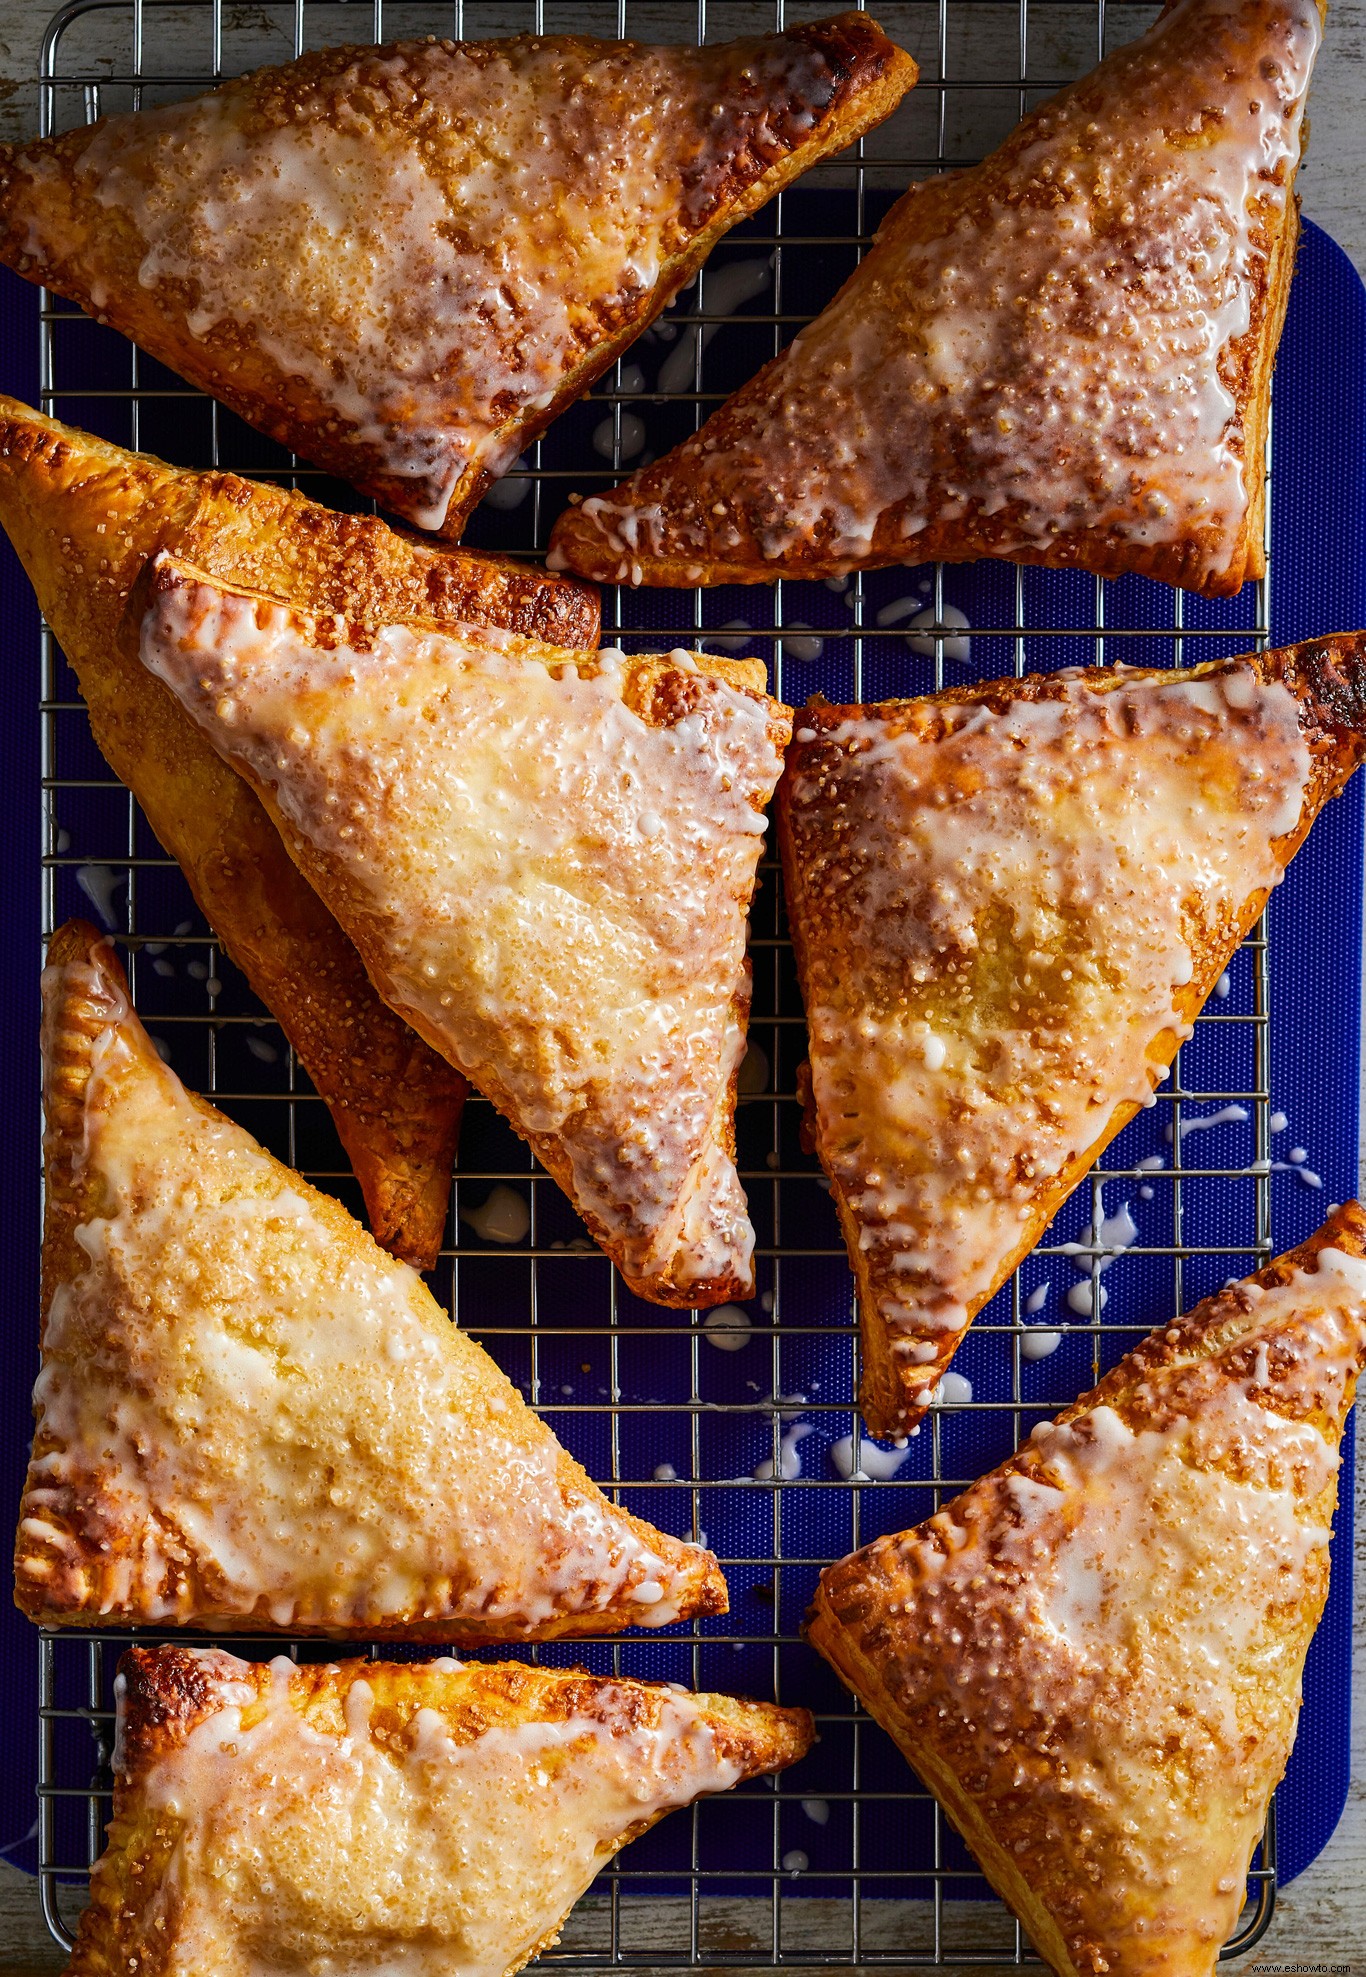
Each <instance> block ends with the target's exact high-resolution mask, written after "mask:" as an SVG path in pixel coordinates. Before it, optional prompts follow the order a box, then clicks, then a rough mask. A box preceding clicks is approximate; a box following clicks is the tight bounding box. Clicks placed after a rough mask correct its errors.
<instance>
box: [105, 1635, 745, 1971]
mask: <svg viewBox="0 0 1366 1977" xmlns="http://www.w3.org/2000/svg"><path fill="white" fill-rule="evenodd" d="M221 1659H222V1660H223V1661H224V1662H225V1663H228V1667H227V1668H226V1669H225V1671H224V1673H223V1675H222V1676H221V1677H220V1678H219V1680H218V1681H217V1682H216V1683H215V1688H216V1690H217V1694H218V1707H216V1708H215V1709H214V1710H213V1712H212V1713H211V1714H209V1715H208V1716H206V1717H205V1718H204V1719H203V1720H202V1721H200V1722H199V1723H198V1724H196V1726H195V1727H194V1729H193V1730H191V1732H190V1733H189V1735H188V1737H187V1738H186V1739H185V1740H184V1742H183V1743H182V1744H180V1745H179V1746H178V1747H176V1748H173V1749H171V1750H169V1751H167V1752H166V1753H165V1754H164V1755H161V1756H159V1757H158V1759H157V1761H156V1763H155V1766H154V1768H153V1769H152V1771H151V1773H150V1775H148V1776H147V1778H146V1781H145V1783H144V1785H143V1787H142V1792H141V1796H142V1798H143V1801H144V1803H145V1805H146V1806H147V1808H148V1810H149V1811H151V1812H153V1813H156V1814H160V1815H162V1816H163V1817H164V1818H165V1819H166V1820H167V1821H168V1822H172V1821H173V1822H174V1827H173V1831H174V1845H173V1850H172V1853H171V1857H170V1860H169V1862H168V1864H167V1867H166V1870H165V1872H164V1874H163V1875H162V1877H161V1880H160V1886H159V1888H158V1890H157V1892H156V1893H155V1894H154V1895H153V1896H152V1897H151V1900H152V1904H153V1907H154V1909H156V1908H159V1909H160V1910H161V1911H162V1914H163V1926H169V1927H170V1930H171V1935H172V1941H173V1943H174V1955H175V1962H174V1965H173V1966H172V1967H173V1968H174V1970H175V1971H177V1972H186V1973H188V1972H191V1971H208V1970H219V1969H228V1968H231V1969H232V1970H233V1971H234V1972H240V1973H241V1977H282V1973H284V1972H287V1971H300V1970H306V1969H307V1970H328V1971H331V1970H342V1969H345V1970H355V1971H360V1970H367V1971H369V1970H374V1971H379V1970H381V1969H382V1970H383V1971H385V1972H386V1973H388V1972H399V1973H402V1977H503V1973H504V1972H505V1971H507V1970H509V1969H517V1968H518V1967H519V1966H520V1965H521V1964H522V1963H523V1962H524V1961H525V1960H526V1958H527V1957H528V1956H529V1955H530V1954H531V1953H532V1952H533V1951H534V1949H535V1948H536V1947H537V1945H538V1944H539V1943H540V1941H541V1939H542V1938H543V1937H544V1936H545V1935H546V1934H547V1932H548V1931H550V1930H552V1929H554V1928H555V1927H556V1925H557V1924H558V1923H559V1922H560V1920H561V1918H562V1917H563V1916H564V1914H565V1913H566V1912H567V1910H568V1909H569V1908H570V1906H571V1905H572V1903H573V1902H574V1901H575V1900H577V1898H578V1896H579V1895H580V1894H581V1893H582V1892H583V1890H584V1889H585V1888H586V1887H587V1886H588V1884H589V1882H590V1881H591V1880H592V1878H593V1876H594V1875H595V1874H596V1873H597V1871H598V1869H599V1868H600V1867H601V1866H602V1865H603V1864H604V1863H605V1862H606V1861H607V1860H608V1859H610V1857H611V1856H612V1854H614V1853H615V1852H616V1850H617V1849H618V1847H619V1846H620V1845H621V1844H622V1842H623V1841H624V1840H625V1839H627V1838H629V1837H630V1836H631V1834H632V1831H633V1829H635V1828H637V1827H638V1825H639V1824H640V1823H641V1822H644V1821H650V1820H653V1819H655V1818H657V1817H658V1816H659V1815H660V1814H662V1813H665V1812H668V1811H670V1810H672V1809H673V1808H674V1807H676V1806H682V1805H687V1804H689V1803H690V1802H691V1801H692V1800H693V1799H694V1798H696V1797H697V1796H698V1794H699V1793H702V1792H719V1791H725V1790H727V1789H728V1788H729V1787H730V1786H732V1785H733V1784H735V1783H736V1781H737V1780H738V1779H739V1777H740V1776H741V1775H742V1767H741V1765H740V1764H739V1763H737V1762H736V1761H735V1759H734V1758H733V1757H730V1756H725V1755H722V1753H721V1751H720V1749H719V1748H718V1743H717V1738H716V1734H715V1731H714V1729H713V1728H712V1726H711V1725H710V1723H708V1721H707V1720H706V1717H705V1714H704V1712H703V1710H702V1708H701V1707H700V1706H699V1704H698V1702H697V1700H696V1699H695V1698H693V1697H692V1696H690V1695H687V1694H686V1693H678V1692H675V1691H672V1690H670V1691H666V1692H664V1693H663V1694H662V1696H660V1695H658V1692H654V1695H652V1696H651V1701H652V1702H653V1703H654V1709H653V1710H652V1712H651V1713H652V1714H653V1713H654V1711H657V1720H656V1721H654V1722H650V1721H646V1720H640V1716H639V1709H638V1697H639V1691H638V1690H635V1689H634V1688H633V1685H629V1684H621V1685H616V1684H613V1683H607V1682H604V1683H603V1684H602V1685H601V1688H600V1690H599V1691H598V1693H597V1695H596V1696H595V1697H594V1698H593V1702H594V1704H595V1705H596V1708H597V1710H599V1711H600V1713H594V1714H578V1715H571V1716H569V1717H568V1719H567V1720H564V1721H558V1722H556V1721H550V1722H537V1721H535V1720H529V1721H521V1722H512V1723H507V1722H498V1721H494V1722H491V1723H485V1724H484V1725H483V1726H482V1727H481V1726H480V1723H479V1716H478V1714H477V1713H476V1714H475V1717H474V1722H473V1724H472V1725H471V1724H470V1722H469V1720H468V1717H466V1719H465V1720H464V1721H463V1722H462V1721H461V1713H462V1712H461V1708H460V1699H459V1697H458V1696H457V1697H456V1698H455V1701H456V1712H455V1727H454V1729H453V1728H452V1725H451V1724H450V1723H448V1720H447V1717H446V1715H445V1714H444V1713H443V1711H441V1710H440V1709H437V1708H433V1707H424V1708H421V1709H419V1710H417V1711H415V1712H414V1713H413V1714H412V1715H411V1716H410V1717H409V1718H408V1720H407V1722H406V1723H404V1724H403V1725H402V1726H401V1727H399V1728H397V1730H396V1731H391V1732H390V1733H389V1734H388V1735H383V1736H381V1735H376V1734H374V1733H373V1732H372V1730H371V1712H372V1708H373V1704H374V1695H373V1693H372V1690H371V1688H370V1685H369V1683H367V1682H365V1681H364V1680H356V1681H354V1682H353V1683H352V1684H351V1687H350V1689H349V1691H348V1693H347V1695H346V1698H345V1702H344V1728H343V1729H342V1730H341V1732H340V1733H338V1732H337V1731H334V1730H332V1729H330V1728H324V1727H319V1726H318V1725H317V1724H316V1723H313V1722H309V1721H307V1720H305V1718H304V1717H303V1716H302V1715H301V1713H300V1711H299V1709H298V1707H297V1706H296V1705H295V1703H294V1702H293V1701H292V1700H291V1682H290V1664H289V1663H288V1662H280V1663H276V1664H275V1673H274V1679H273V1680H272V1682H271V1684H270V1687H269V1689H268V1690H267V1692H266V1695H265V1698H264V1703H265V1707H264V1710H263V1711H259V1712H258V1710H257V1709H255V1708H253V1707H251V1706H250V1705H252V1703H253V1701H254V1696H255V1691H254V1688H253V1686H252V1685H251V1684H250V1682H249V1681H243V1680H240V1679H239V1680H237V1681H235V1682H234V1681H233V1680H232V1678H231V1660H230V1658H229V1657H226V1656H224V1657H222V1658H221ZM237 1666H238V1667H242V1664H240V1663H239V1664H237ZM656 1697H658V1699H657V1700H656V1699H655V1698H656ZM470 1700H471V1701H472V1702H473V1703H474V1704H475V1707H476V1712H477V1710H478V1707H479V1699H478V1696H477V1692H476V1694H475V1695H474V1696H472V1697H471V1699H470ZM244 1717H245V1718H246V1727H244V1726H243V1719H244ZM253 1719H254V1720H253ZM263 1815H264V1816H263ZM139 1919H140V1922H141V1926H142V1929H143V1931H144V1933H145V1934H146V1935H147V1936H148V1938H149V1939H150V1940H155V1936H154V1935H153V1934H152V1933H151V1932H153V1931H154V1930H155V1929H156V1926H157V1921H156V1914H155V1913H154V1912H149V1911H147V1910H144V1911H143V1912H142V1914H141V1915H140V1918H139Z"/></svg>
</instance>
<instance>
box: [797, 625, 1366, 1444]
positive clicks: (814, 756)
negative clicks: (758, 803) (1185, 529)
mask: <svg viewBox="0 0 1366 1977" xmlns="http://www.w3.org/2000/svg"><path fill="white" fill-rule="evenodd" d="M1363 737H1366V634H1353V635H1343V636H1341V637H1336V638H1327V639H1317V640H1314V641H1311V642H1310V643H1307V644H1304V645H1298V646H1291V647H1288V648H1287V649H1285V650H1283V651H1279V652H1271V653H1266V654H1262V655H1254V656H1251V657H1248V658H1243V659H1231V660H1219V661H1215V662H1212V663H1210V664H1208V665H1204V666H1197V667H1192V668H1189V669H1186V670H1182V671H1145V670H1142V669H1130V668H1127V667H1107V668H1098V669H1093V670H1091V671H1087V672H1079V673H1076V672H1069V673H1054V674H1040V675H1034V676H1031V677H1029V678H1027V679H1023V680H1014V679H1006V680H995V681H989V682H986V683H984V684H981V685H976V686H964V687H960V688H954V689H952V690H950V691H947V692H944V693H939V694H935V695H932V696H930V697H928V698H926V699H923V700H900V701H889V702H887V703H885V704H884V705H881V706H862V707H859V706H855V707H828V706H825V705H823V704H816V705H812V706H810V707H807V708H806V709H804V710H803V712H802V714H801V715H800V716H799V717H798V726H797V733H796V739H795V742H794V745H793V747H792V748H791V750H790V751H789V754H788V759H787V768H786V771H785V773H784V777H783V782H782V786H781V789H780V791H779V801H778V815H779V833H780V837H781V841H782V851H783V861H784V871H785V874H786V885H787V900H788V911H789V917H790V920H791V923H792V933H793V941H794V944H795V947H796V953H797V965H798V970H799V973H800V976H801V982H802V991H803V995H804V997H805V1001H806V1011H807V1024H808V1030H809V1034H810V1096H811V1100H812V1103H811V1106H810V1108H809V1111H808V1121H807V1124H808V1130H809V1132H810V1135H811V1139H812V1142H813V1144H814V1146H815V1149H816V1151H817V1152H818V1153H819V1154H820V1157H821V1160H822V1162H823V1164H824V1166H825V1169H826V1172H827V1173H828V1174H829V1176H830V1179H831V1182H832V1193H833V1197H834V1200H835V1203H836V1205H837V1207H838V1209H839V1214H840V1220H841V1223H842V1225H843V1228H844V1233H845V1238H846V1241H847V1243H848V1246H849V1256H850V1261H851V1266H852V1268H853V1270H854V1273H855V1277H856V1279H857V1284H858V1293H859V1306H860V1312H861V1321H862V1337H863V1368H864V1371H863V1385H862V1390H861V1401H862V1405H863V1409H864V1412H865V1414H866V1415H867V1418H868V1420H869V1422H870V1424H871V1425H872V1426H873V1427H874V1429H875V1430H876V1431H877V1432H878V1433H882V1434H889V1435H900V1434H904V1433H905V1432H906V1430H907V1428H908V1427H909V1426H910V1425H912V1424H913V1423H914V1422H915V1421H916V1420H917V1419H918V1418H919V1416H920V1414H921V1413H922V1412H923V1410H924V1408H925V1406H926V1405H927V1404H928V1401H929V1397H930V1395H931V1393H932V1391H933V1389H934V1386H935V1384H936V1382H937V1381H938V1380H939V1379H940V1377H941V1375H942V1374H943V1372H944V1370H945V1368H946V1367H947V1366H948V1364H949V1361H950V1359H951V1358H952V1356H953V1353H954V1350H955V1348H956V1347H957V1345H958V1342H959V1340H960V1339H961V1337H962V1336H963V1333H964V1332H965V1331H966V1329H967V1327H968V1325H969V1324H970V1323H971V1321H972V1319H973V1318H974V1317H975V1316H976V1314H977V1312H978V1311H980V1310H981V1308H982V1306H983V1305H984V1304H985V1303H986V1302H987V1300H988V1298H990V1297H991V1296H992V1294H993V1293H994V1292H995V1291H996V1290H997V1289H998V1288H999V1286H1000V1285H1001V1284H1002V1283H1004V1282H1005V1280H1006V1278H1007V1277H1008V1276H1009V1274H1010V1272H1011V1271H1012V1270H1013V1269H1014V1268H1015V1265H1016V1264H1017V1263H1018V1262H1019V1261H1020V1259H1021V1257H1023V1256H1025V1255H1027V1254H1028V1252H1029V1251H1030V1250H1031V1249H1032V1248H1033V1247H1034V1245H1035V1243H1036V1242H1037V1241H1038V1240H1039V1237H1040V1236H1041V1235H1042V1234H1043V1231H1044V1230H1045V1229H1046V1228H1047V1226H1048V1224H1049V1222H1050V1221H1051V1220H1052V1218H1053V1216H1054V1214H1055V1213H1056V1212H1057V1210H1058V1208H1059V1207H1060V1206H1061V1205H1062V1203H1063V1201H1064V1200H1065V1199H1066V1198H1067V1196H1068V1195H1069V1194H1070V1193H1071V1191H1072V1189H1073V1188H1074V1187H1075V1186H1076V1184H1077V1182H1078V1181H1079V1180H1080V1179H1081V1177H1082V1176H1083V1174H1085V1173H1086V1172H1087V1170H1088V1169H1089V1168H1090V1167H1091V1165H1092V1163H1093V1162H1094V1161H1095V1160H1096V1159H1097V1157H1098V1156H1099V1154H1100V1153H1101V1151H1102V1149H1103V1148H1104V1147H1106V1146H1107V1145H1108V1144H1109V1142H1110V1141H1111V1140H1112V1139H1113V1138H1114V1136H1115V1134H1116V1133H1118V1132H1119V1131H1120V1129H1121V1128H1122V1127H1123V1126H1125V1125H1127V1124H1128V1122H1129V1120H1130V1119H1132V1118H1133V1116H1134V1114H1135V1113H1136V1112H1137V1111H1139V1110H1140V1108H1141V1107H1143V1106H1145V1105H1151V1104H1152V1103H1153V1102H1154V1101H1153V1096H1152V1094H1153V1089H1154V1087H1155V1086H1156V1085H1158V1084H1160V1083H1161V1082H1162V1080H1163V1079H1164V1078H1165V1077H1166V1075H1167V1067H1168V1066H1169V1065H1170V1064H1171V1061H1172V1059H1173V1058H1174V1056H1175V1054H1176V1051H1177V1048H1178V1046H1179V1044H1180V1042H1181V1041H1182V1039H1183V1038H1184V1037H1185V1036H1188V1035H1189V1033H1190V1025H1191V1024H1192V1022H1193V1021H1194V1019H1195V1016H1196V1014H1197V1012H1198V1011H1199V1009H1200V1007H1201V1005H1202V1003H1203V1002H1204V1001H1205V999H1206V997H1207V996H1208V995H1209V994H1210V991H1211V990H1212V989H1213V988H1214V985H1215V983H1216V982H1217V981H1218V980H1219V977H1220V976H1221V975H1222V973H1223V971H1224V969H1225V968H1226V967H1227V966H1228V962H1229V959H1230V957H1231V955H1232V954H1233V952H1234V950H1235V948H1236V947H1237V946H1238V943H1239V942H1240V941H1241V940H1242V939H1243V937H1244V935H1245V934H1246V933H1247V932H1248V931H1249V929H1250V928H1251V927H1252V926H1253V924H1254V923H1255V921H1256V919H1257V917H1258V915H1259V914H1260V913H1261V910H1262V907H1263V905H1264V904H1265V902H1266V898H1267V894H1268V892H1269V891H1270V889H1271V888H1272V887H1273V886H1274V885H1275V884H1277V883H1278V881H1279V879H1280V877H1281V875H1282V873H1283V872H1284V870H1285V868H1286V866H1287V865H1288V863H1289V862H1290V859H1291V858H1292V857H1293V856H1294V854H1295V851H1296V850H1297V848H1298V847H1299V845H1300V844H1301V843H1302V841H1303V839H1304V836H1305V834H1306V832H1307V831H1308V829H1309V827H1310V825H1311V823H1312V822H1313V820H1314V818H1315V817H1316V816H1317V814H1318V812H1319V810H1320V809H1321V808H1322V806H1323V804H1324V803H1325V802H1326V801H1327V799H1328V798H1329V797H1331V796H1334V795H1336V794H1337V793H1338V791H1339V790H1340V789H1341V788H1342V787H1343V785H1344V783H1345V782H1346V780H1347V778H1348V776H1349V775H1350V774H1351V773H1352V771H1353V769H1354V768H1355V767H1356V765H1357V763H1358V762H1359V761H1360V760H1361V756H1362V751H1363V746H1364V745H1366V744H1364V741H1363Z"/></svg>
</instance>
